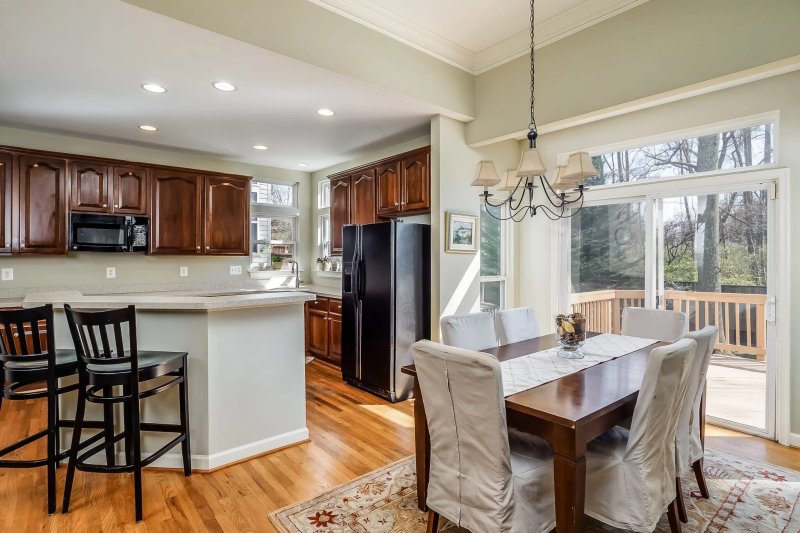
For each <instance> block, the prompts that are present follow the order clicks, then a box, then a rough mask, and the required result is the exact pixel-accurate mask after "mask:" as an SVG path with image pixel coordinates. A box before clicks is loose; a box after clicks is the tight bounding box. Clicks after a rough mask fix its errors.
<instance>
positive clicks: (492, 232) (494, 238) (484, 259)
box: [480, 204, 508, 312]
mask: <svg viewBox="0 0 800 533" xmlns="http://www.w3.org/2000/svg"><path fill="white" fill-rule="evenodd" d="M490 213H491V214H490ZM501 214H502V208H500V207H492V206H487V205H486V204H484V205H483V206H481V215H480V224H481V229H480V243H481V244H480V261H481V310H482V311H489V312H491V311H496V310H497V309H503V308H504V307H505V306H506V291H507V290H508V288H507V281H508V280H507V274H506V245H505V241H506V235H505V234H506V224H505V223H504V222H501V221H500V220H497V219H496V218H494V217H493V216H492V215H494V216H496V217H499V216H501Z"/></svg>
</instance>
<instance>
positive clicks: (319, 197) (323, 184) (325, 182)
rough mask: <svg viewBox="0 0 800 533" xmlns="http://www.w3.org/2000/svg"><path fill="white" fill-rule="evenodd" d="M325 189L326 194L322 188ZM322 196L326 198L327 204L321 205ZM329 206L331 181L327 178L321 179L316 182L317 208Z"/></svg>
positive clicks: (327, 207)
mask: <svg viewBox="0 0 800 533" xmlns="http://www.w3.org/2000/svg"><path fill="white" fill-rule="evenodd" d="M324 189H327V190H328V192H327V196H326V195H325V194H324V193H323V190H324ZM323 198H327V200H328V205H323V203H322V200H323ZM330 207H331V182H330V180H329V179H327V178H325V179H321V180H319V182H317V209H330Z"/></svg>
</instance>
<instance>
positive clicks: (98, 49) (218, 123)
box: [0, 0, 441, 171]
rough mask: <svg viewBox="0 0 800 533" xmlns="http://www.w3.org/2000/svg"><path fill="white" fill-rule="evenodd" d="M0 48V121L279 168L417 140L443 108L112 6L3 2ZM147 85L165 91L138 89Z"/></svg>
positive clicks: (74, 1)
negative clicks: (325, 110) (147, 127)
mask: <svg viewBox="0 0 800 533" xmlns="http://www.w3.org/2000/svg"><path fill="white" fill-rule="evenodd" d="M293 1H294V0H293ZM0 50H2V53H0V72H2V75H0V124H5V125H10V126H19V127H26V128H34V129H43V130H49V131H56V132H66V133H70V134H78V135H83V136H91V137H96V138H101V139H108V140H118V141H122V142H128V143H130V142H133V143H142V144H147V145H155V146H159V147H168V148H172V149H176V148H177V149H184V150H191V151H196V152H202V153H208V154H214V155H218V156H221V157H224V158H230V159H233V160H237V161H245V162H250V163H255V164H262V165H271V166H277V167H283V168H292V169H299V167H298V163H306V164H308V167H307V168H303V169H302V170H309V171H313V170H316V169H320V168H325V167H328V166H330V165H333V164H337V163H340V162H343V161H346V160H348V159H350V158H352V157H353V156H355V155H357V154H358V153H360V152H362V151H363V150H364V149H366V148H368V147H369V146H370V145H371V144H372V143H374V142H376V141H379V140H381V139H386V138H389V137H395V138H396V139H397V140H398V142H400V141H403V140H406V139H408V138H411V137H415V136H418V135H420V134H422V133H424V132H427V131H429V127H428V123H429V119H430V117H431V116H433V115H435V114H437V113H439V112H440V111H441V110H439V109H437V108H435V107H434V106H432V105H429V104H426V103H423V102H420V101H416V100H413V99H411V98H408V97H405V96H402V95H399V94H395V93H391V92H389V91H385V90H382V89H380V88H376V87H374V86H371V85H368V84H365V83H362V82H359V81H356V80H353V79H351V78H348V77H344V76H341V75H337V74H335V73H331V72H329V71H325V70H322V69H319V68H316V67H314V66H311V65H308V64H306V63H302V62H299V61H295V60H293V59H290V58H287V57H284V56H281V55H278V54H275V53H271V52H269V51H266V50H263V49H260V48H257V47H255V46H251V45H248V44H245V43H242V42H240V41H236V40H234V39H230V38H227V37H224V36H221V35H219V34H216V33H212V32H209V31H206V30H203V29H200V28H197V27H194V26H191V25H188V24H184V23H182V22H179V21H176V20H174V19H170V18H168V17H164V16H161V15H158V14H155V13H152V12H150V11H146V10H143V9H139V8H136V7H134V6H131V5H129V4H126V3H124V2H120V1H118V0H69V1H64V0H5V1H0ZM216 80H226V81H230V82H232V83H234V84H236V85H237V86H238V87H239V89H238V90H237V91H235V92H232V93H223V92H220V91H217V90H216V89H214V88H212V87H211V83H212V82H213V81H216ZM148 82H151V83H159V84H162V85H164V86H165V87H166V88H167V89H168V92H167V93H166V94H161V95H158V94H152V93H148V92H145V91H143V90H142V89H141V88H140V85H141V84H142V83H148ZM321 107H329V108H331V109H333V110H335V111H336V116H334V117H332V118H327V119H326V118H323V117H320V116H319V115H317V113H316V111H317V109H319V108H321ZM139 124H153V125H155V126H157V127H158V128H159V131H158V132H155V133H146V132H143V131H141V130H139V129H138V125H139ZM256 144H264V145H267V146H269V150H266V151H257V150H254V149H253V145H256Z"/></svg>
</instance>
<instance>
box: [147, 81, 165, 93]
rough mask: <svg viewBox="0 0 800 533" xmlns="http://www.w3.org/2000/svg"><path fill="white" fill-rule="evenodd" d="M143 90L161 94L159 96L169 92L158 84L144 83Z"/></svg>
mask: <svg viewBox="0 0 800 533" xmlns="http://www.w3.org/2000/svg"><path fill="white" fill-rule="evenodd" d="M142 89H144V90H145V91H149V92H151V93H159V94H161V93H165V92H167V90H166V89H165V88H164V87H162V86H161V85H159V84H157V83H143V84H142Z"/></svg>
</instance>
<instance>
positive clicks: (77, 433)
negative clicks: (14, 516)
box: [61, 383, 86, 514]
mask: <svg viewBox="0 0 800 533" xmlns="http://www.w3.org/2000/svg"><path fill="white" fill-rule="evenodd" d="M85 411H86V387H85V386H84V385H83V383H81V385H80V387H79V388H78V408H77V410H76V411H75V427H74V428H73V430H72V446H71V447H70V449H69V464H68V465H67V480H66V483H65V484H64V502H63V503H62V505H61V512H62V513H64V514H67V513H68V512H69V499H70V497H71V496H72V481H73V479H74V478H75V464H76V463H77V461H78V448H79V447H80V444H81V430H82V429H83V415H84V412H85Z"/></svg>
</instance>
